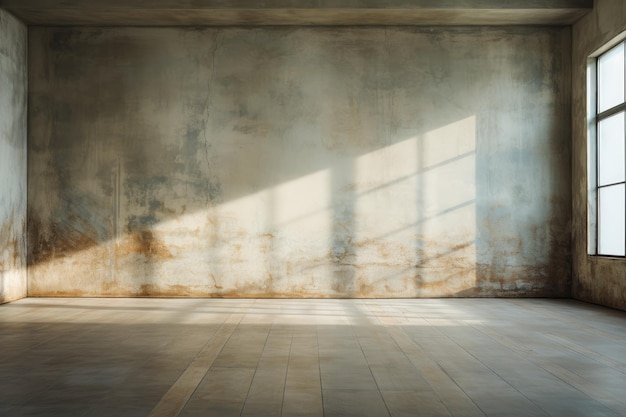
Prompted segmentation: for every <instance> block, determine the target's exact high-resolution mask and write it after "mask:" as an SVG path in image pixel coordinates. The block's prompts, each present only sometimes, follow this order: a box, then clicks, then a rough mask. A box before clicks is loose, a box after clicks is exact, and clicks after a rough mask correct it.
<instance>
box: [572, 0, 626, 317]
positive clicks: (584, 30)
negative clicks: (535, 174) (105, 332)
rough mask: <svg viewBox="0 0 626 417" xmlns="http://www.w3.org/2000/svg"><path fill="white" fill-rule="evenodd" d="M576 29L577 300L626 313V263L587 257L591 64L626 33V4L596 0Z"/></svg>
mask: <svg viewBox="0 0 626 417" xmlns="http://www.w3.org/2000/svg"><path fill="white" fill-rule="evenodd" d="M595 3H596V4H595V7H594V10H593V12H592V13H590V14H588V15H587V16H585V17H584V18H583V19H582V20H580V21H579V22H578V23H576V25H574V27H573V33H572V37H573V40H572V42H573V54H572V55H573V56H572V59H573V69H572V79H573V84H572V94H573V97H572V104H573V113H572V123H573V128H572V130H573V132H572V133H573V142H572V144H573V148H572V149H573V154H572V158H573V159H572V161H573V166H572V178H573V188H572V192H573V235H572V251H573V282H572V295H573V297H575V298H578V299H580V300H584V301H590V302H593V303H598V304H603V305H606V306H610V307H615V308H619V309H623V310H626V260H619V259H610V258H603V257H594V256H588V255H587V213H588V210H587V187H588V184H587V121H586V117H587V116H586V115H587V113H586V112H587V110H586V103H587V78H586V77H587V60H588V57H589V56H590V55H591V54H592V53H593V52H595V51H596V50H597V49H599V48H600V47H602V46H603V45H604V44H605V43H607V42H609V41H610V40H612V39H613V38H615V37H616V36H617V35H619V34H620V33H621V32H623V31H625V30H626V5H625V4H624V1H623V0H596V2H595Z"/></svg>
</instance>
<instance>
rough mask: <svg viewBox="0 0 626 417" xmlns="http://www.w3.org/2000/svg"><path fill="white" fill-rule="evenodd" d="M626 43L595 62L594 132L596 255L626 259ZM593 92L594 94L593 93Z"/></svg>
mask: <svg viewBox="0 0 626 417" xmlns="http://www.w3.org/2000/svg"><path fill="white" fill-rule="evenodd" d="M625 68H626V65H625V42H624V41H622V42H620V43H619V44H617V45H615V46H612V47H611V48H610V49H609V50H607V51H604V52H602V53H601V54H600V55H598V56H597V57H596V58H595V68H592V71H591V72H592V73H593V74H594V75H595V89H593V90H595V98H593V99H592V102H595V103H592V104H594V105H592V106H591V107H592V120H593V123H592V124H593V126H592V128H593V129H594V130H595V132H594V135H592V137H593V139H595V144H593V145H595V146H591V147H590V148H591V149H593V150H594V152H593V153H594V154H595V156H594V158H595V161H593V162H595V163H593V164H590V170H592V169H593V168H595V173H593V174H592V175H590V178H593V179H594V180H595V181H593V182H592V184H593V192H594V194H595V195H594V200H595V205H596V207H595V210H594V212H595V217H596V219H595V222H594V223H595V245H593V246H594V249H595V251H594V252H595V255H603V256H620V257H624V256H626V146H625V144H626V100H625V98H626V92H625V90H624V87H625V82H624V80H625V79H626V71H625ZM593 90H592V91H593Z"/></svg>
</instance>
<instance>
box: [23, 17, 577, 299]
mask: <svg viewBox="0 0 626 417" xmlns="http://www.w3.org/2000/svg"><path fill="white" fill-rule="evenodd" d="M569 45H570V38H569V32H568V31H567V30H566V29H561V28H507V29H505V28H472V29H469V28H447V29H443V28H415V29H408V28H386V29H385V28H335V29H330V28H251V29H242V28H220V29H218V28H194V29H182V28H107V29H91V28H44V27H38V28H32V30H31V36H30V47H31V53H30V56H31V65H30V72H29V82H30V89H31V93H30V102H31V108H32V109H33V116H32V117H31V119H30V125H29V127H30V130H29V135H30V136H29V138H30V141H29V151H30V155H31V156H30V159H29V175H30V177H29V178H30V182H29V189H28V195H29V211H28V213H29V219H28V222H29V223H28V226H29V242H30V244H29V253H30V259H31V262H30V265H29V268H30V270H29V271H30V272H29V273H30V280H29V292H30V293H31V294H32V295H84V296H207V297H433V296H493V295H498V296H555V295H556V296H559V295H563V296H564V295H566V294H565V293H564V292H565V289H566V288H567V286H568V284H567V283H568V280H569V271H568V268H567V262H568V256H569V251H568V242H569V233H568V228H567V225H568V222H569V201H570V195H569V191H568V186H567V184H568V181H569V180H568V178H569V177H568V175H569V171H568V169H569V168H568V167H569V151H568V149H569V148H568V146H567V142H568V140H569V138H568V128H567V126H568V121H569V103H570V101H569V95H568V93H567V92H568V91H569V78H568V77H569V76H568V74H569V68H568V67H567V65H564V64H562V62H567V60H568V59H569V55H568V54H569ZM530 120H532V121H533V122H532V123H530V122H529V121H530ZM546 179H548V180H546ZM44 191H45V193H44Z"/></svg>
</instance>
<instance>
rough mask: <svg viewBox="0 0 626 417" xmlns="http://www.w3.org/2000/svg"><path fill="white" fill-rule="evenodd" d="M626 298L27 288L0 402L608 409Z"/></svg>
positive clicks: (164, 408)
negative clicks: (343, 296) (105, 293)
mask: <svg viewBox="0 0 626 417" xmlns="http://www.w3.org/2000/svg"><path fill="white" fill-rule="evenodd" d="M625 322H626V313H624V312H618V311H614V310H610V309H608V308H604V307H597V306H593V305H589V304H584V303H580V302H577V301H573V300H543V299H540V300H539V299H535V300H504V299H483V300H476V299H472V300H464V299H454V300H451V299H431V300H275V299H274V300H240V299H237V300H206V299H205V300H196V299H178V300H172V299H98V300H94V299H75V298H74V299H49V298H29V299H25V300H20V301H18V302H15V303H10V304H6V305H3V306H0V343H1V345H2V349H1V350H0V372H2V374H1V375H2V376H3V378H2V379H0V415H3V416H10V417H18V416H45V417H67V416H81V417H110V416H116V417H145V416H148V417H160V416H163V417H177V416H179V417H240V416H242V417H250V416H283V417H323V416H326V417H338V416H354V417H391V416H393V417H400V416H406V417H409V416H410V417H451V416H456V417H458V416H475V417H503V416H514V417H550V416H552V417H589V416H603V417H619V416H624V415H626V399H625V398H624V386H626V371H625V369H626V326H625V325H624V323H625Z"/></svg>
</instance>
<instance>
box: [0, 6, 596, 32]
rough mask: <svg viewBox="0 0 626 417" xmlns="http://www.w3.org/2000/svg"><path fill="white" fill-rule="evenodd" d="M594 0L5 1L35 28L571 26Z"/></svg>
mask: <svg viewBox="0 0 626 417" xmlns="http://www.w3.org/2000/svg"><path fill="white" fill-rule="evenodd" d="M592 6H593V0H442V1H438V0H382V1H381V0H306V1H301V0H269V1H263V2H259V1H255V0H238V1H223V0H186V1H177V0H158V1H145V0H130V1H129V0H114V1H104V0H65V1H63V2H59V1H55V0H0V7H3V8H6V9H7V10H10V11H11V12H12V13H15V15H16V16H19V17H20V18H21V19H23V20H24V21H25V22H27V23H29V24H34V25H76V26H78V25H103V26H105V25H113V26H120V25H129V26H155V25H163V26H174V25H182V26H186V25H200V26H201V25H486V24H494V25H546V24H555V25H569V24H572V23H574V22H575V21H577V20H578V19H579V18H580V17H582V16H583V15H584V14H585V13H587V12H588V11H589V10H591V8H592Z"/></svg>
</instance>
